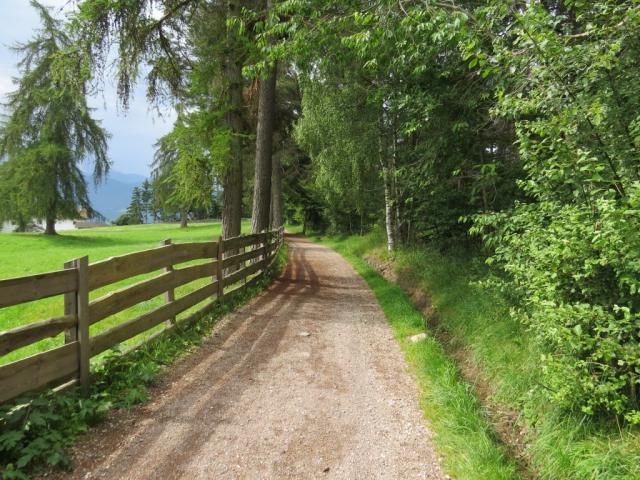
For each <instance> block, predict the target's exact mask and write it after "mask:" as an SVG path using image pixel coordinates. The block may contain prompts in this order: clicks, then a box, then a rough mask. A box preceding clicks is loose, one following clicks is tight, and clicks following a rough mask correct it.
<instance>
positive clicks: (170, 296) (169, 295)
mask: <svg viewBox="0 0 640 480" xmlns="http://www.w3.org/2000/svg"><path fill="white" fill-rule="evenodd" d="M160 245H161V246H165V245H171V239H170V238H167V239H166V240H162V241H161V242H160ZM164 271H165V272H173V263H171V265H169V266H168V267H165V269H164ZM175 299H176V293H175V290H174V289H173V288H170V289H169V290H167V292H166V293H165V294H164V301H165V303H171V302H173V301H175ZM175 324H176V317H175V316H173V317H171V318H169V320H167V326H173V325H175Z"/></svg>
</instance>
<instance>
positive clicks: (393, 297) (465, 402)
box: [323, 236, 520, 480]
mask: <svg viewBox="0 0 640 480" xmlns="http://www.w3.org/2000/svg"><path fill="white" fill-rule="evenodd" d="M323 243H325V244H326V245H328V246H329V247H331V248H333V249H335V250H336V251H337V252H338V253H340V254H341V255H342V256H343V257H344V258H346V259H347V260H348V261H349V262H350V263H351V264H352V265H353V266H354V268H355V269H356V270H357V271H358V273H359V274H360V275H362V277H363V278H364V279H365V280H366V282H367V283H368V285H369V287H370V288H371V289H372V290H373V292H374V294H375V296H376V298H377V299H378V302H379V303H380V306H381V307H382V310H383V311H384V313H385V315H386V317H387V320H388V321H389V323H390V325H391V327H392V328H393V331H394V334H395V337H396V339H397V340H398V342H399V344H400V346H401V348H402V350H403V352H404V354H405V358H406V360H407V362H408V363H409V365H410V366H411V367H412V370H413V373H414V375H415V377H416V379H417V381H418V384H419V386H420V391H421V407H422V410H423V411H424V414H425V416H426V418H427V419H428V420H429V423H430V426H431V428H432V429H433V430H434V431H435V433H436V438H435V442H436V444H437V448H438V451H439V453H440V454H441V455H442V456H443V463H444V467H445V469H446V471H447V472H448V473H449V474H450V475H452V476H453V477H454V478H460V479H465V480H489V479H491V480H502V479H504V480H506V479H517V478H520V477H519V475H518V473H517V468H516V465H515V462H514V461H513V460H512V459H510V458H509V456H508V454H507V452H506V449H505V448H504V446H502V445H501V444H500V443H499V442H498V441H497V440H496V438H495V435H494V433H493V430H492V427H491V425H490V423H489V421H488V419H487V418H486V416H485V415H484V413H483V410H482V407H481V405H480V404H479V403H478V401H477V399H476V396H475V394H474V390H473V388H472V387H471V386H470V385H469V384H468V383H466V382H465V381H464V380H463V379H462V378H461V376H460V373H459V371H458V369H457V367H456V365H455V363H454V362H453V361H452V360H451V359H450V358H448V357H447V355H446V354H445V352H444V350H443V348H442V346H441V345H440V344H439V343H438V341H437V340H436V339H435V338H434V337H433V336H432V335H431V334H428V337H427V339H426V340H425V341H421V342H418V343H412V342H410V341H409V340H408V337H410V336H411V335H415V334H417V333H420V332H423V331H424V318H423V316H422V314H421V313H420V312H419V311H418V310H417V309H416V308H415V307H414V306H413V304H412V303H411V300H410V299H409V298H408V297H407V295H406V294H405V293H404V291H403V290H402V289H401V288H400V287H399V286H397V285H395V284H393V283H390V282H387V281H386V280H385V279H384V278H383V277H381V276H380V275H379V274H378V273H377V272H376V271H375V270H374V269H373V268H371V267H370V266H369V265H368V264H367V263H365V262H364V261H363V260H362V259H361V255H362V254H363V253H365V252H367V251H368V250H369V249H371V248H373V247H376V246H377V245H378V242H377V239H376V238H375V237H371V236H369V237H350V238H346V239H337V240H336V239H324V240H323Z"/></svg>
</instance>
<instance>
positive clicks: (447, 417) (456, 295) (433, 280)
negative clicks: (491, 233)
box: [331, 234, 640, 480]
mask: <svg viewBox="0 0 640 480" xmlns="http://www.w3.org/2000/svg"><path fill="white" fill-rule="evenodd" d="M383 241H384V239H383V238H382V237H381V236H380V235H379V234H377V235H376V234H373V235H368V236H365V237H351V238H347V239H342V240H339V241H334V242H332V243H331V245H332V246H333V247H334V248H335V249H336V250H338V251H339V252H340V253H342V254H343V255H345V256H346V257H347V258H348V259H349V260H350V261H351V262H352V263H354V265H355V266H356V268H357V269H358V270H359V271H360V272H361V273H363V275H364V276H365V278H366V279H367V281H368V282H369V283H370V285H371V286H372V288H373V289H374V292H376V295H377V296H378V299H379V300H380V303H381V305H383V309H384V310H385V313H386V314H387V316H388V318H389V321H390V323H391V324H392V326H393V327H394V330H395V331H396V335H397V336H398V338H399V340H400V342H401V345H402V346H403V348H404V349H405V352H406V355H407V358H408V359H409V361H410V363H411V364H412V365H414V368H416V370H417V372H418V378H419V380H420V383H421V385H422V386H423V391H424V402H425V403H424V407H425V413H426V415H427V417H428V418H429V419H430V420H431V423H432V425H433V426H434V429H435V430H436V431H437V432H438V438H437V439H436V441H437V443H438V447H439V448H440V449H442V451H443V453H444V454H445V462H446V464H447V465H448V466H449V469H450V472H451V473H452V474H454V476H456V477H458V478H465V479H466V478H483V477H482V476H478V475H479V472H482V469H483V468H484V467H483V465H484V464H486V463H487V461H486V460H485V457H488V458H491V459H493V458H494V457H495V458H498V455H497V454H496V455H478V449H479V448H480V446H482V448H484V449H486V450H487V451H492V450H491V448H490V444H489V443H486V444H485V442H489V440H490V438H491V436H490V435H481V434H480V433H479V432H482V431H483V430H482V429H481V428H479V427H480V426H482V425H483V423H482V421H481V420H482V417H481V415H480V416H479V417H478V420H477V421H472V420H471V419H472V418H473V412H474V409H473V408H472V407H471V405H472V404H473V392H471V391H469V389H468V388H466V387H465V388H462V387H459V386H457V385H458V383H455V382H453V380H451V381H450V380H449V377H453V376H454V375H453V373H452V374H450V375H449V376H445V375H442V374H441V372H442V371H443V370H445V371H446V369H443V367H441V365H447V366H448V368H451V369H452V370H453V371H455V368H454V367H453V365H452V363H451V360H449V359H446V357H443V355H444V354H443V352H442V349H440V348H439V347H438V345H437V344H436V342H435V341H434V340H433V339H431V338H430V339H429V342H427V343H426V344H424V345H420V346H419V347H416V346H412V345H406V343H404V341H403V340H402V339H403V337H404V336H406V334H408V333H410V332H411V331H412V330H411V328H409V327H410V325H411V324H410V323H409V320H408V319H404V315H405V314H406V313H403V312H404V309H405V307H404V306H403V303H402V301H400V299H399V298H400V292H398V291H397V290H395V289H397V288H398V287H393V288H392V287H384V283H385V282H384V281H383V280H382V279H380V278H379V277H378V276H377V275H376V274H375V273H373V272H371V268H369V267H368V266H366V264H364V262H362V260H360V258H361V257H362V256H363V255H364V254H366V253H371V252H372V251H378V252H380V251H381V245H382V243H383ZM395 265H396V270H397V271H398V273H401V274H402V275H403V277H404V278H405V279H406V280H408V281H409V282H410V283H411V284H412V285H414V286H418V287H420V288H422V290H424V291H425V292H427V293H428V295H429V297H430V299H431V302H432V303H433V305H434V307H435V309H436V311H437V314H438V317H439V321H440V324H441V326H442V328H443V329H444V330H445V331H446V332H447V334H448V335H449V336H450V337H451V339H452V341H453V342H455V343H456V344H457V345H458V346H461V348H463V349H464V350H465V351H466V352H468V354H469V355H470V356H471V358H472V360H473V363H474V364H475V365H476V367H477V368H478V371H479V372H481V374H482V377H483V379H484V381H485V382H486V383H487V384H489V385H491V387H492V388H493V392H494V393H493V395H492V397H491V402H492V403H494V404H497V405H498V406H501V405H502V406H505V407H507V408H509V409H511V410H513V411H515V412H516V413H517V414H518V415H519V416H520V420H521V423H522V425H523V426H524V427H525V431H526V432H527V434H526V438H525V440H526V443H527V445H528V448H527V453H528V456H529V459H530V464H531V466H532V469H533V470H534V471H535V472H536V475H537V476H538V477H539V478H543V479H549V480H565V479H566V480H569V479H571V480H578V479H580V480H583V479H592V480H632V479H634V480H637V479H640V432H639V431H638V429H625V428H620V427H619V426H618V425H616V424H615V421H613V422H612V421H611V420H600V421H596V420H593V419H590V418H586V417H583V416H579V415H571V414H568V413H566V412H562V411H560V410H559V409H557V408H554V407H553V406H552V405H550V404H549V402H548V401H547V400H546V399H545V398H544V397H543V396H542V395H540V394H539V393H538V392H539V389H538V388H537V387H538V385H539V362H538V359H539V358H540V354H541V350H540V349H539V347H538V346H537V345H535V344H534V342H533V341H532V340H531V339H530V338H529V335H528V333H527V331H526V330H524V329H523V327H522V326H521V325H520V324H518V323H517V322H515V321H514V320H513V319H512V318H511V316H510V315H509V305H508V304H507V303H506V301H505V300H504V299H502V298H501V297H500V296H499V295H497V294H495V293H492V292H488V291H486V290H483V289H481V288H479V287H476V286H474V282H473V281H474V280H479V279H482V278H483V277H484V276H486V275H487V271H486V268H485V267H484V266H483V265H482V262H481V261H480V260H479V259H477V258H473V257H470V256H469V255H468V254H466V253H453V252H452V253H449V254H446V255H445V254H442V253H440V252H439V251H436V250H434V249H410V250H401V251H399V252H398V253H397V254H396V255H395ZM393 299H396V300H393ZM395 309H399V310H398V312H401V313H398V312H396V311H395ZM413 322H414V324H415V327H416V330H415V331H417V330H418V319H417V318H416V319H414V320H413ZM401 327H402V328H401ZM448 383H450V386H448ZM460 390H462V391H460ZM467 405H468V406H467ZM476 411H477V410H476ZM443 412H444V415H443ZM477 422H479V423H477ZM449 430H451V431H449ZM465 432H467V433H465ZM488 463H489V464H491V463H492V462H488ZM459 465H464V468H459ZM467 469H469V470H467ZM456 472H458V473H456ZM469 472H473V473H472V474H470V473H469ZM493 475H494V474H489V473H487V474H486V476H485V477H484V478H504V477H499V476H497V475H496V476H493Z"/></svg>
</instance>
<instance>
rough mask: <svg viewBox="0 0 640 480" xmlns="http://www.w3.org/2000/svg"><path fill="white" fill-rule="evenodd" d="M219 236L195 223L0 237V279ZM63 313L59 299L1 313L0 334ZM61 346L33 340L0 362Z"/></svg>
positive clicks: (118, 318)
mask: <svg viewBox="0 0 640 480" xmlns="http://www.w3.org/2000/svg"><path fill="white" fill-rule="evenodd" d="M243 229H245V230H248V229H249V225H248V224H243ZM220 232H221V224H220V223H205V224H194V225H192V226H189V227H188V228H180V227H179V225H176V224H158V225H135V226H125V227H106V228H96V229H87V230H74V231H69V232H60V234H59V235H57V236H54V237H49V236H45V235H41V234H0V279H4V278H10V277H17V276H23V275H31V274H35V273H42V272H47V271H52V270H60V269H62V268H63V264H64V262H66V261H68V260H72V259H74V258H78V257H82V256H84V255H88V256H89V261H90V262H91V263H93V262H96V261H98V260H102V259H105V258H108V257H111V256H117V255H122V254H125V253H129V252H136V251H140V250H144V249H147V248H153V247H157V246H158V245H159V244H160V241H161V240H164V239H167V238H170V239H171V240H172V241H173V242H174V243H181V242H204V241H210V240H216V239H217V238H218V236H219V235H220ZM191 263H198V262H191ZM153 275H154V274H147V275H140V276H137V277H133V278H130V279H127V280H124V281H122V282H118V283H116V284H113V285H109V286H107V287H104V288H101V289H98V290H96V291H95V292H92V294H91V298H92V299H94V298H97V297H100V296H102V295H104V294H105V293H108V292H110V291H113V290H116V289H118V288H122V287H123V286H126V285H129V284H132V283H135V282H137V281H140V280H141V279H143V278H148V277H150V276H153ZM207 281H208V280H207V279H201V280H199V281H196V282H192V283H190V284H188V285H185V286H182V287H180V288H179V289H177V290H176V296H180V295H183V294H185V293H188V292H190V291H193V290H195V289H196V288H198V287H201V286H203V285H204V284H206V282H207ZM162 302H163V297H162V296H160V297H156V298H153V299H151V300H149V301H146V302H143V303H141V304H139V305H136V306H135V307H132V308H130V309H127V310H125V311H123V312H121V313H119V314H117V315H114V316H112V317H109V318H107V319H105V320H103V321H101V322H99V323H98V324H96V325H94V326H92V328H91V333H92V334H96V333H97V332H100V331H102V330H105V329H107V328H109V327H111V326H114V325H116V324H118V323H121V322H122V321H124V320H127V319H131V318H134V317H136V316H138V315H140V314H142V313H145V312H148V311H150V310H152V309H154V308H157V307H158V306H160V305H161V304H162ZM196 308H197V306H194V308H193V309H190V310H189V311H187V312H185V313H183V314H182V315H183V316H184V315H188V313H189V312H190V311H193V310H194V309H196ZM62 313H63V301H62V297H53V298H50V299H45V300H41V301H37V302H31V303H25V304H21V305H16V306H14V307H9V308H4V309H0V331H2V330H7V329H10V328H14V327H17V326H20V325H25V324H28V323H32V322H36V321H38V320H44V319H47V318H51V317H56V316H60V315H62ZM160 328H162V327H161V326H159V327H156V329H152V330H149V331H147V332H145V333H144V334H142V335H141V336H138V337H136V338H135V339H132V340H131V341H130V342H129V343H134V342H137V341H139V340H140V339H141V338H144V337H145V336H149V335H152V334H153V333H155V331H157V330H158V329H160ZM62 342H63V338H62V336H61V335H59V336H58V337H55V338H52V339H46V340H43V341H40V342H37V343H35V344H32V345H30V346H28V347H25V348H22V349H19V350H17V351H15V352H12V353H11V354H9V355H5V356H3V357H0V364H3V363H7V362H10V361H13V360H16V359H19V358H22V357H25V356H27V355H31V354H34V353H37V352H39V351H43V350H46V349H50V348H52V347H55V346H58V345H61V344H62Z"/></svg>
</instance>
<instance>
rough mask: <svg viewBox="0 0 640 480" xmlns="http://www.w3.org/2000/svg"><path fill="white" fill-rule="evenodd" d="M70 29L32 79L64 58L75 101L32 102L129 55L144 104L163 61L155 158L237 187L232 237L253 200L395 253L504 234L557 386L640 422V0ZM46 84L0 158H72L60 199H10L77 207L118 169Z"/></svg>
mask: <svg viewBox="0 0 640 480" xmlns="http://www.w3.org/2000/svg"><path fill="white" fill-rule="evenodd" d="M43 15H45V16H44V17H43V18H50V17H47V16H46V12H45V13H43ZM50 25H51V32H53V33H52V35H53V36H52V38H60V39H61V40H60V42H58V43H55V44H54V43H52V42H51V41H50V40H47V39H40V40H38V41H39V42H44V43H43V44H44V45H49V46H52V48H53V51H52V53H51V54H46V52H45V51H43V50H40V51H41V52H45V53H43V55H42V59H43V62H42V68H38V69H35V70H33V72H32V70H31V69H30V66H31V63H30V62H27V63H26V64H25V69H24V72H25V77H24V80H23V82H22V83H21V84H19V87H20V88H32V87H31V86H30V83H29V82H32V80H31V79H32V78H33V79H36V77H34V75H35V74H36V73H38V72H42V71H45V72H47V71H49V70H47V69H51V70H52V71H54V72H56V74H55V75H48V76H47V75H45V76H43V77H42V78H43V79H45V80H47V81H50V82H53V83H48V84H46V85H44V87H43V88H45V89H46V88H48V89H51V88H54V87H55V86H56V85H62V86H64V89H62V90H61V92H63V93H64V95H60V96H59V97H58V96H56V97H55V99H56V100H59V101H60V102H59V103H51V106H53V107H55V108H51V109H49V110H47V108H46V105H47V103H46V102H47V100H46V99H47V98H48V97H46V95H43V96H37V97H34V98H37V99H39V100H40V101H42V102H44V104H43V105H39V104H38V105H35V111H43V112H51V113H52V114H53V113H56V112H58V113H60V112H64V109H65V108H67V107H66V105H67V104H66V103H63V102H68V101H69V98H79V99H84V95H86V93H87V91H89V90H88V86H93V85H94V84H96V85H99V82H96V79H97V78H99V77H100V75H101V74H103V73H104V71H105V66H106V65H107V64H109V59H110V57H109V55H110V52H113V51H116V52H117V61H116V68H115V74H116V77H117V84H118V93H119V96H120V99H121V101H122V103H123V104H124V105H125V106H126V105H127V101H128V99H129V95H130V92H131V88H132V85H133V83H134V82H136V81H138V80H139V79H140V78H141V76H142V72H143V71H144V72H146V81H147V85H148V96H149V100H150V102H154V103H156V104H163V103H169V104H170V105H172V107H173V108H175V109H176V112H177V120H176V123H175V126H174V129H173V130H172V131H171V132H170V133H169V134H167V135H166V136H165V137H163V138H161V139H159V141H158V143H157V154H156V157H155V159H154V162H153V165H152V168H153V179H152V180H153V190H154V192H155V195H154V196H155V198H156V199H159V200H158V201H159V202H160V203H161V204H162V207H163V209H164V211H165V213H166V214H167V215H173V216H174V218H182V219H186V218H187V217H188V214H189V212H194V211H203V210H204V211H206V210H209V209H211V208H212V199H216V200H215V201H218V200H219V201H220V206H221V210H222V211H221V216H222V219H223V231H224V235H225V236H226V237H230V236H234V235H237V234H239V232H240V220H241V218H242V216H243V215H251V217H252V228H253V230H254V231H260V230H263V229H265V228H268V227H269V224H271V225H272V226H274V225H276V226H277V225H280V224H281V222H282V221H283V215H284V216H286V217H287V219H288V220H290V221H297V222H301V223H304V225H305V227H306V226H310V227H312V228H320V229H327V230H332V231H339V232H354V233H355V232H364V231H366V230H368V229H370V228H371V227H372V226H374V225H383V226H384V227H385V229H386V237H387V245H388V249H389V250H390V251H393V250H394V249H396V248H397V247H398V246H400V245H408V244H417V243H423V242H434V243H438V244H452V243H457V244H462V245H466V246H472V247H474V248H475V247H477V246H478V245H480V244H481V243H482V245H483V247H484V250H485V253H486V254H487V255H488V258H489V261H490V262H491V263H493V265H494V266H495V267H496V268H495V273H496V275H495V282H494V283H495V284H497V285H499V286H500V287H501V288H503V290H504V291H505V293H507V294H508V295H509V296H510V298H511V299H513V302H514V304H515V305H516V308H514V315H515V316H516V317H517V318H518V320H519V321H521V322H523V323H524V324H526V325H527V326H529V327H530V328H531V331H532V332H533V333H534V335H535V336H536V338H537V339H538V341H539V343H540V344H541V345H544V347H545V351H546V352H547V354H546V355H545V356H544V358H543V359H542V369H543V370H544V374H545V376H544V379H545V384H544V385H542V386H541V388H542V389H543V391H544V392H546V394H547V395H548V396H549V398H550V399H552V400H553V401H555V402H557V403H558V404H559V405H561V406H562V407H564V408H567V409H569V410H574V411H581V412H584V413H585V414H593V415H596V414H597V415H603V416H616V417H617V418H618V419H619V420H621V421H622V422H627V423H630V424H637V423H640V404H639V401H640V399H639V394H640V392H639V390H640V327H639V324H640V295H639V294H638V290H639V289H640V241H639V237H638V233H637V232H638V227H640V224H639V223H640V214H639V212H640V208H639V205H640V173H639V171H640V158H639V155H640V150H639V148H640V110H639V108H638V107H639V105H638V103H639V102H640V83H639V82H637V79H636V75H637V71H638V66H639V65H638V62H639V59H640V55H639V53H640V50H639V49H640V36H638V32H639V31H640V30H639V27H640V6H639V5H638V3H637V2H636V1H634V0H596V1H588V2H587V1H584V0H538V1H512V0H509V1H507V0H468V1H465V0H460V1H444V2H443V1H437V0H423V1H417V0H406V1H397V0H395V1H391V0H350V1H338V0H328V1H327V0H288V1H275V0H274V1H264V2H245V1H243V0H226V1H224V2H223V1H215V0H209V1H197V0H180V1H178V0H127V1H122V0H82V1H79V2H78V5H77V9H76V11H75V12H74V14H73V15H72V16H71V18H70V19H69V22H68V23H67V24H66V26H65V27H64V36H59V34H58V33H56V32H58V31H61V30H60V28H61V27H58V26H57V24H55V22H53V20H51V21H50ZM34 45H36V44H34ZM33 58H34V59H35V60H38V58H39V57H33ZM143 65H144V66H145V68H144V70H143V68H142V66H143ZM72 67H75V68H79V69H80V73H81V75H80V74H78V75H76V76H74V75H73V73H74V70H73V68H72ZM74 79H75V80H74ZM78 79H80V81H79V80H78ZM56 82H58V83H56ZM52 85H53V87H52ZM67 92H68V94H67ZM25 98H31V97H28V95H24V92H23V93H22V94H21V93H20V90H18V92H17V93H16V94H14V95H13V96H12V97H11V103H10V108H11V109H12V112H13V113H12V115H13V116H12V117H11V120H10V121H9V122H7V123H5V126H4V127H3V129H2V135H1V136H0V155H8V156H9V157H13V158H19V157H23V160H15V161H14V160H13V159H12V158H10V160H9V161H8V162H6V163H3V164H2V165H0V171H6V172H9V173H10V174H11V175H14V173H13V169H16V170H17V167H18V166H21V165H27V161H30V160H29V159H34V158H36V157H34V155H36V154H38V155H39V152H41V153H43V154H46V155H44V156H43V157H42V158H51V159H52V161H53V159H55V162H56V165H59V166H62V167H64V168H65V169H67V170H68V171H69V172H71V173H70V174H69V175H63V176H62V178H63V179H64V180H59V181H58V185H60V187H59V188H58V190H59V191H62V193H63V194H62V195H58V196H56V195H53V196H52V197H51V198H52V199H53V200H52V201H51V202H49V204H47V205H48V207H47V208H48V210H46V209H43V208H41V207H40V206H39V205H38V207H37V208H36V207H35V206H31V205H27V206H25V205H24V202H23V201H22V200H20V199H21V198H24V197H25V196H24V195H17V196H16V194H15V193H14V192H11V194H7V195H5V196H0V204H2V202H4V203H5V204H6V205H4V206H3V211H4V212H11V213H9V214H8V215H9V216H14V217H19V216H21V217H23V218H24V217H27V216H28V215H34V214H35V212H43V214H46V215H47V218H49V217H51V218H55V214H56V212H58V214H59V213H60V212H61V211H62V210H61V209H57V206H58V205H62V204H61V203H60V202H59V201H58V199H64V206H65V207H64V208H67V207H68V205H69V204H70V203H71V204H74V205H75V204H84V202H85V195H84V190H83V188H84V179H82V178H80V179H78V178H75V177H74V176H73V172H75V170H74V168H75V165H76V163H77V161H78V159H79V157H80V156H82V155H86V154H93V155H94V156H95V157H96V178H100V176H101V175H102V173H103V172H104V170H105V169H106V168H107V167H108V162H107V161H106V156H105V152H104V148H103V146H104V141H105V138H106V133H105V132H103V131H101V130H100V129H99V126H98V125H97V124H96V123H95V122H93V121H92V120H91V119H90V117H89V116H88V113H87V112H86V107H85V111H82V108H83V106H84V104H83V103H82V102H79V103H78V102H76V103H73V104H71V107H69V108H68V110H69V111H71V112H73V111H76V110H78V111H80V113H82V115H80V113H79V114H78V115H77V119H78V121H77V122H76V123H72V125H77V127H75V128H74V129H71V130H68V129H67V130H66V131H65V130H63V129H62V128H58V127H60V126H61V125H64V122H63V120H64V115H58V117H53V116H51V117H47V116H36V117H34V118H26V119H25V118H24V116H21V115H23V114H22V113H21V112H24V111H27V110H29V108H31V106H30V104H23V103H22V102H23V101H24V99H25ZM74 108H75V109H76V110H73V109H74ZM49 118H51V120H50V121H49V120H48V119H49ZM43 121H44V123H43ZM47 122H49V123H47ZM49 124H51V125H53V126H55V127H56V128H54V129H49V128H48V125H49ZM34 131H40V132H43V133H42V134H41V135H34V134H33V132H34ZM48 132H53V133H51V136H45V135H44V133H48ZM56 132H62V133H65V132H71V133H72V134H74V135H75V136H73V135H72V136H71V137H70V136H69V135H66V136H65V135H62V134H58V135H57V136H55V135H54V133H56ZM75 132H77V133H75ZM52 145H53V146H56V148H53V147H52ZM60 145H62V147H64V148H58V147H59V146H60ZM38 158H39V157H38ZM62 167H61V168H62ZM21 171H23V172H27V173H32V170H29V169H27V168H24V169H21ZM33 172H35V170H33ZM3 178H8V177H3ZM12 178H13V177H12ZM16 178H17V177H16ZM0 180H2V179H0ZM36 180H37V179H36ZM36 180H34V181H36ZM74 182H75V183H74ZM10 183H11V182H5V183H4V184H5V186H6V185H9V184H10ZM21 184H25V185H32V184H33V185H36V184H35V183H30V184H29V183H24V182H23V183H21ZM50 184H51V182H49V183H48V184H47V185H48V187H47V188H50ZM67 185H69V187H68V188H66V186H67ZM53 187H55V185H54V186H53ZM53 187H51V188H53ZM63 187H64V188H63ZM2 188H3V182H1V181H0V191H2ZM65 188H66V190H65ZM53 190H55V188H53ZM67 190H68V191H67ZM43 191H44V190H43ZM140 195H141V194H140ZM12 199H17V200H15V201H14V200H12ZM18 200H20V201H18ZM21 202H22V203H21ZM140 202H141V203H144V201H143V200H142V199H141V200H140ZM140 202H132V207H131V208H130V212H128V213H129V214H130V217H131V218H132V219H133V221H134V222H135V221H145V219H144V218H143V217H144V215H145V212H144V211H140V208H139V205H138V203H140ZM56 209H57V210H56ZM45 210H46V211H45ZM153 215H155V214H153V213H152V214H151V216H153Z"/></svg>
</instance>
